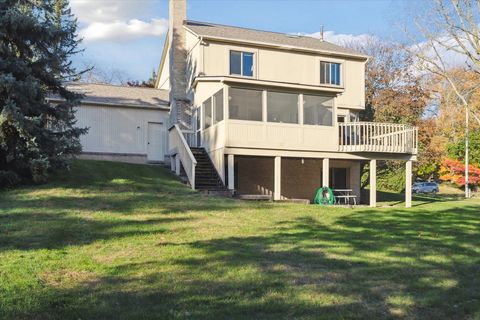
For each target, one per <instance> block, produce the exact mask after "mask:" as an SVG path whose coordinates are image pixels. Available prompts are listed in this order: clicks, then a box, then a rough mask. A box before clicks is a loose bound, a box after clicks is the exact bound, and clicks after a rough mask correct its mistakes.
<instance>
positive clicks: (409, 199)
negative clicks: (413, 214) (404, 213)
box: [405, 160, 412, 208]
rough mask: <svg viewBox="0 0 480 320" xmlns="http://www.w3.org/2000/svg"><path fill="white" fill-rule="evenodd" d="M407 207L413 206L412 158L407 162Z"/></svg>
mask: <svg viewBox="0 0 480 320" xmlns="http://www.w3.org/2000/svg"><path fill="white" fill-rule="evenodd" d="M405 174H406V176H405V207H406V208H411V207H412V160H408V161H407V163H406V164H405Z"/></svg>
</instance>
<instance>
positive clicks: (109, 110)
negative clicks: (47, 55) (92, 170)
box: [69, 83, 169, 163]
mask: <svg viewBox="0 0 480 320" xmlns="http://www.w3.org/2000/svg"><path fill="white" fill-rule="evenodd" d="M69 88H70V89H72V90H74V91H76V92H81V93H83V94H84V95H85V97H84V99H83V100H82V104H81V106H80V107H79V108H78V110H77V113H76V118H77V126H78V127H88V128H89V130H88V133H87V134H86V135H83V136H82V137H81V143H82V147H83V154H82V156H81V157H82V158H89V159H104V160H118V161H128V162H140V163H143V162H162V161H164V159H165V155H166V154H167V150H168V146H167V143H168V128H167V125H168V110H169V106H168V91H166V90H159V89H150V88H139V87H124V86H113V85H103V84H84V83H76V84H72V85H70V86H69Z"/></svg>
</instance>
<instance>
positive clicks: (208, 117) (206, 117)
mask: <svg viewBox="0 0 480 320" xmlns="http://www.w3.org/2000/svg"><path fill="white" fill-rule="evenodd" d="M211 125H212V98H208V100H207V101H205V102H204V103H203V126H204V129H207V128H209V127H210V126H211Z"/></svg>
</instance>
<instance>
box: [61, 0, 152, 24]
mask: <svg viewBox="0 0 480 320" xmlns="http://www.w3.org/2000/svg"><path fill="white" fill-rule="evenodd" d="M154 2H155V1H154V0H133V1H124V0H71V1H70V5H71V7H72V11H73V13H75V15H76V16H77V17H78V20H79V21H80V22H82V23H87V24H88V23H93V22H114V21H119V20H123V21H125V20H130V19H133V18H138V17H140V16H143V15H147V14H149V13H151V12H152V7H153V4H154Z"/></svg>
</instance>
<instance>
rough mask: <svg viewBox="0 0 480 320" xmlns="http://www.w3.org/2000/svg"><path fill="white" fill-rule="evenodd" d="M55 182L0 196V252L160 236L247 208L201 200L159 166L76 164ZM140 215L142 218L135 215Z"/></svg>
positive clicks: (220, 200) (213, 199) (230, 202)
mask: <svg viewBox="0 0 480 320" xmlns="http://www.w3.org/2000/svg"><path fill="white" fill-rule="evenodd" d="M54 180H55V182H53V183H49V184H45V185H40V186H35V187H33V188H32V187H23V188H20V189H17V190H11V191H8V192H3V193H0V250H7V249H8V250H12V249H19V250H30V249H34V250H36V249H43V248H44V249H58V248H62V247H64V246H72V245H85V244H89V243H92V242H94V241H97V240H107V239H111V238H119V237H129V236H131V235H142V234H151V233H152V232H158V233H162V232H165V231H166V230H167V229H166V226H165V224H168V223H172V222H175V221H188V220H192V219H194V218H193V217H192V216H191V215H189V213H193V212H196V213H201V212H216V211H235V210H241V209H242V208H243V207H244V205H245V204H244V203H242V202H240V201H235V200H232V199H225V198H216V197H206V196H202V195H200V194H198V193H197V192H194V191H192V190H191V189H189V188H187V187H185V185H184V184H183V183H182V182H180V181H179V180H178V179H177V178H176V176H174V175H172V174H171V173H170V172H169V171H168V170H167V169H165V168H163V167H159V166H145V165H132V164H122V163H114V164H112V163H109V162H105V161H77V162H75V163H74V168H73V170H72V171H71V172H70V175H69V176H68V177H66V176H57V177H56V178H55V179H54ZM271 205H272V204H269V203H258V204H256V205H252V204H249V207H250V208H251V207H263V208H265V207H268V206H271ZM139 214H140V215H143V216H144V220H138V218H136V217H135V216H136V215H139ZM176 214H185V215H183V216H178V215H176Z"/></svg>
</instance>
